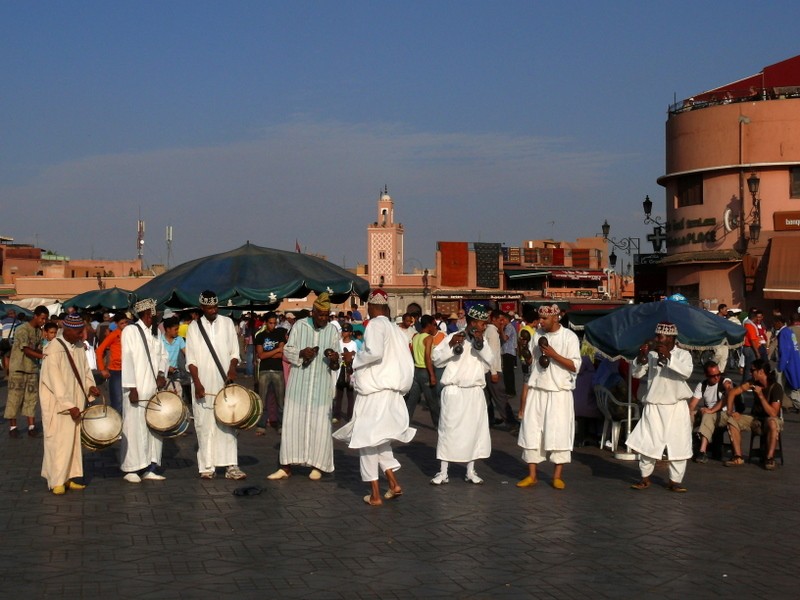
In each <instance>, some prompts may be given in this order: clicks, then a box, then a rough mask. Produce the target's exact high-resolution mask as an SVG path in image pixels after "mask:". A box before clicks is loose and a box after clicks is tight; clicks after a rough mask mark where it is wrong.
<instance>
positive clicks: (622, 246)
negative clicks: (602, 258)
mask: <svg viewBox="0 0 800 600" xmlns="http://www.w3.org/2000/svg"><path fill="white" fill-rule="evenodd" d="M600 229H601V230H602V231H603V239H604V240H605V241H607V242H608V243H609V244H611V246H612V247H613V248H617V249H619V250H622V251H623V252H625V253H626V254H628V255H630V253H631V250H634V251H635V253H636V254H639V248H640V244H641V240H640V239H639V238H635V237H626V238H622V239H619V240H617V239H615V238H610V237H608V234H609V232H610V231H611V225H609V224H608V220H607V219H606V220H605V221H604V222H603V225H602V226H601V227H600ZM613 248H612V250H611V254H609V255H608V264H609V265H611V267H612V268H614V267H616V266H617V255H616V254H615V253H614V250H613Z"/></svg>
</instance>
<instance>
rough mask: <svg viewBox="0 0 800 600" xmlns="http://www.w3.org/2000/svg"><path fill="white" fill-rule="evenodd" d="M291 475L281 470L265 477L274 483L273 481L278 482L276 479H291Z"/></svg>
mask: <svg viewBox="0 0 800 600" xmlns="http://www.w3.org/2000/svg"><path fill="white" fill-rule="evenodd" d="M291 475H292V474H291V473H288V472H286V471H284V470H283V469H278V470H277V471H275V472H274V473H272V474H271V475H267V479H270V480H272V481H275V480H278V479H289V477H291Z"/></svg>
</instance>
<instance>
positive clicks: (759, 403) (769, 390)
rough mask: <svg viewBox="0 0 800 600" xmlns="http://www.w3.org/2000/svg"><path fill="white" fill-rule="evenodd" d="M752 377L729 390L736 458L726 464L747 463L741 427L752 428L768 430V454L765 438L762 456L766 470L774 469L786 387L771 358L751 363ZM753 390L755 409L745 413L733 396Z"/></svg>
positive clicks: (755, 431) (730, 430) (760, 431)
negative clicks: (736, 406) (738, 409)
mask: <svg viewBox="0 0 800 600" xmlns="http://www.w3.org/2000/svg"><path fill="white" fill-rule="evenodd" d="M750 373H751V375H752V379H750V380H749V381H746V382H744V383H743V384H742V385H740V386H739V387H737V388H734V389H732V390H731V391H730V392H729V393H728V402H727V404H728V434H729V435H730V436H731V446H733V458H732V459H731V460H729V461H727V462H726V463H725V466H726V467H738V466H741V465H743V464H744V459H743V458H742V431H750V432H752V434H755V435H763V433H764V432H766V437H767V454H766V457H764V453H763V447H764V442H763V439H762V442H761V443H762V453H761V455H762V460H764V468H765V469H766V470H767V471H772V470H774V469H775V458H774V457H775V447H776V446H777V444H778V433H780V432H781V431H782V430H783V415H782V413H781V402H782V401H783V388H782V387H781V385H780V384H779V383H778V382H777V381H775V372H774V371H773V370H772V369H771V368H770V365H769V362H767V361H765V360H762V359H760V358H758V359H756V360H754V361H753V362H752V363H751V365H750ZM748 390H752V391H753V392H754V394H755V402H754V403H753V410H752V413H751V414H749V415H743V414H741V413H740V412H738V411H737V410H736V409H735V408H734V399H735V398H736V397H737V396H741V395H742V394H743V393H744V392H746V391H748Z"/></svg>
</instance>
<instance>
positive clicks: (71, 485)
mask: <svg viewBox="0 0 800 600" xmlns="http://www.w3.org/2000/svg"><path fill="white" fill-rule="evenodd" d="M67 487H69V489H71V490H85V489H86V486H85V485H83V484H82V483H78V482H77V481H70V482H69V483H68V484H67Z"/></svg>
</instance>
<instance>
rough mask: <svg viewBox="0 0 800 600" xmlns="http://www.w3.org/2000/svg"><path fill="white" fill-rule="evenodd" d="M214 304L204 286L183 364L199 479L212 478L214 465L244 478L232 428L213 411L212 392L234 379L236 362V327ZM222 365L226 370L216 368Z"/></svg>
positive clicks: (214, 298)
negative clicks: (188, 378)
mask: <svg viewBox="0 0 800 600" xmlns="http://www.w3.org/2000/svg"><path fill="white" fill-rule="evenodd" d="M218 304H219V300H218V299H217V294H216V292H213V291H211V290H206V291H204V292H203V293H202V294H200V309H201V310H202V311H203V316H202V317H200V318H199V319H197V320H196V321H192V323H191V324H190V325H189V329H188V330H187V333H186V366H187V368H188V369H189V373H190V374H191V376H192V414H193V415H194V427H195V431H197V446H198V450H197V468H198V469H199V470H200V477H201V479H213V478H214V477H215V476H216V468H217V467H225V477H226V479H244V478H245V477H247V475H246V474H245V473H244V471H242V470H241V469H240V468H239V450H238V444H237V438H236V430H235V429H233V428H232V427H228V426H227V425H223V424H221V423H219V422H218V421H217V419H216V416H215V415H214V400H215V398H216V395H217V393H218V392H219V391H220V390H222V388H223V387H224V385H225V383H226V381H233V380H235V379H236V367H237V366H238V365H239V339H238V337H237V336H236V328H235V327H234V325H233V321H231V319H230V318H229V317H226V316H223V315H220V314H217V308H218ZM201 328H202V329H201ZM203 332H205V334H206V336H207V337H204V336H203ZM217 361H219V362H217ZM225 368H226V369H227V371H226V372H220V371H222V369H225Z"/></svg>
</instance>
